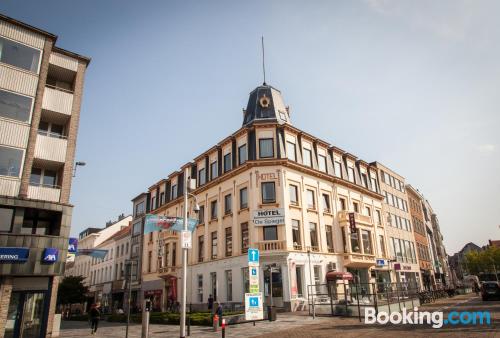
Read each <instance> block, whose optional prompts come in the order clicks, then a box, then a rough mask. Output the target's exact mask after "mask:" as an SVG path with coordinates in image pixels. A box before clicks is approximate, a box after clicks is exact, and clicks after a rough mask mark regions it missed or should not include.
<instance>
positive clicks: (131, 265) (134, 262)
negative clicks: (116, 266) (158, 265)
mask: <svg viewBox="0 0 500 338" xmlns="http://www.w3.org/2000/svg"><path fill="white" fill-rule="evenodd" d="M136 263H137V261H136V260H135V259H127V260H126V261H125V266H128V274H127V279H128V283H127V286H128V301H127V303H128V306H127V327H126V329H125V338H128V327H129V325H130V301H131V298H132V267H133V266H134V264H136Z"/></svg>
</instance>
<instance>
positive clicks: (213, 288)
mask: <svg viewBox="0 0 500 338" xmlns="http://www.w3.org/2000/svg"><path fill="white" fill-rule="evenodd" d="M210 290H211V291H212V295H214V301H217V272H210Z"/></svg>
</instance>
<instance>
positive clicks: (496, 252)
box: [463, 246, 500, 275]
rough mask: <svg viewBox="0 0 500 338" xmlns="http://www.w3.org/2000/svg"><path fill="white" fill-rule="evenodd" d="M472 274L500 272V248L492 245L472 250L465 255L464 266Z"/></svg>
mask: <svg viewBox="0 0 500 338" xmlns="http://www.w3.org/2000/svg"><path fill="white" fill-rule="evenodd" d="M463 267H464V268H465V269H466V270H467V271H468V272H469V273H470V274H471V275H479V274H485V273H489V274H495V273H499V272H500V248H498V247H495V246H490V247H488V248H487V249H486V250H482V251H471V252H468V253H467V254H466V255H465V261H464V266H463Z"/></svg>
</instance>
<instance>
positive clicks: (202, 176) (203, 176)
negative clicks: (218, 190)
mask: <svg viewBox="0 0 500 338" xmlns="http://www.w3.org/2000/svg"><path fill="white" fill-rule="evenodd" d="M206 175H207V174H206V170H205V168H201V169H200V170H198V186H202V185H203V184H205V183H206V179H207V176H206Z"/></svg>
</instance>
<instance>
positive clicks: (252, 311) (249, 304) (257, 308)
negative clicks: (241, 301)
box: [245, 292, 264, 320]
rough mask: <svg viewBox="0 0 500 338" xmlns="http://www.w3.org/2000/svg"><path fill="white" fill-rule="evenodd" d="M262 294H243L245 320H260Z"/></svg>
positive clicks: (261, 314)
mask: <svg viewBox="0 0 500 338" xmlns="http://www.w3.org/2000/svg"><path fill="white" fill-rule="evenodd" d="M262 319H264V311H263V310H262V292H256V293H245V320H262Z"/></svg>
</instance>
